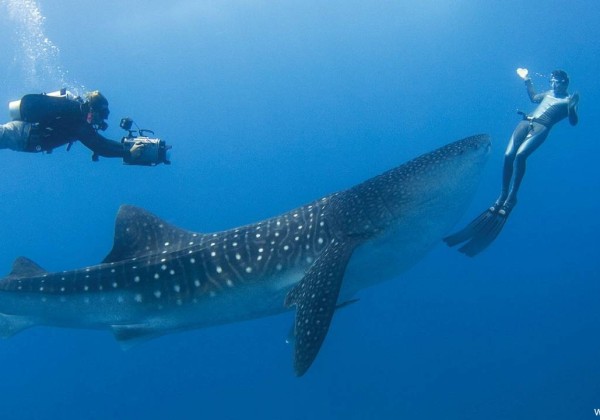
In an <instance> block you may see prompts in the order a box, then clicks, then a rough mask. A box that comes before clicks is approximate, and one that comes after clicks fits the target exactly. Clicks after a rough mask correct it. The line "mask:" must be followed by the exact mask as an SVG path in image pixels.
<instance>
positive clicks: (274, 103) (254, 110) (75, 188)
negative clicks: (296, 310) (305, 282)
mask: <svg viewBox="0 0 600 420" xmlns="http://www.w3.org/2000/svg"><path fill="white" fill-rule="evenodd" d="M38 6H39V10H40V12H41V15H39V16H38V18H39V20H38V21H36V20H35V19H31V16H32V14H31V13H24V12H23V11H27V10H29V11H32V10H33V11H35V10H36V8H37V7H38ZM9 10H12V12H9ZM15 10H19V11H20V12H18V13H17V12H15ZM15 13H16V14H15ZM19 13H20V14H19ZM34 15H35V14H34ZM19 16H29V18H28V19H29V20H27V21H25V22H23V20H22V18H21V17H19ZM44 19H45V20H44ZM40 21H43V24H41V25H40V23H39V22H40ZM598 22H600V3H599V2H598V1H597V0H581V1H573V2H570V4H568V3H567V2H564V1H557V0H550V1H539V0H533V1H528V2H521V1H514V0H508V1H502V2H470V1H453V2H449V1H439V0H423V1H418V2H406V1H379V0H372V1H354V0H344V1H337V0H336V1H327V2H323V1H313V0H309V1H266V0H255V1H254V0H246V1H244V0H227V1H218V0H213V1H195V0H171V1H169V2H165V1H163V0H161V1H156V0H144V1H142V0H136V1H126V2H123V1H117V0H104V1H102V2H94V1H90V2H81V1H75V0H62V1H60V2H55V1H50V0H44V1H42V0H39V1H38V2H37V4H36V3H35V2H33V1H25V0H23V1H20V2H19V1H14V0H0V37H1V39H2V42H1V43H0V45H1V46H0V75H1V79H0V80H2V82H0V98H1V101H2V102H3V103H5V104H6V103H7V102H8V101H9V100H12V99H17V98H19V97H20V96H22V95H23V94H24V93H28V92H39V91H51V90H54V89H57V88H60V87H61V85H62V84H67V85H69V86H70V87H72V88H82V87H83V86H85V87H86V88H87V89H90V90H91V89H100V90H102V92H103V93H104V94H105V95H106V96H107V97H108V98H109V100H110V103H111V111H112V113H111V117H110V121H109V122H110V123H111V127H110V128H109V130H108V131H107V134H108V135H109V136H110V137H112V138H115V139H116V138H119V137H120V135H121V132H120V130H119V128H118V121H119V118H120V117H121V116H126V115H128V116H131V117H133V118H134V119H135V120H136V121H137V122H138V123H139V124H140V125H141V126H143V127H147V128H152V129H154V130H155V131H156V133H157V135H159V136H160V137H162V138H164V139H165V140H167V141H168V142H169V143H172V144H173V145H174V148H173V154H172V159H173V164H172V165H171V166H160V167H156V168H140V167H127V166H123V165H121V164H120V162H119V161H117V160H109V159H102V160H101V161H100V162H98V163H93V162H91V161H90V152H89V151H88V150H87V149H85V148H84V147H83V146H82V145H80V144H76V145H75V146H74V147H73V149H72V150H71V151H70V152H68V153H67V152H66V151H65V150H64V149H59V150H56V151H55V152H54V153H53V154H52V155H29V154H19V153H15V152H12V151H7V150H3V151H1V153H0V171H1V175H0V179H1V180H2V181H1V182H0V220H1V221H2V222H1V225H0V238H1V240H0V271H2V270H3V271H4V272H6V273H7V272H8V271H9V270H10V266H11V264H12V261H13V260H14V259H15V258H16V257H17V256H19V255H25V256H28V257H29V258H32V259H33V260H34V261H36V262H38V263H39V264H40V265H41V266H43V267H44V268H46V269H48V270H50V271H54V270H65V269H74V268H78V267H80V266H83V265H89V264H94V263H97V262H99V261H100V260H102V258H103V257H104V256H105V255H106V253H107V252H108V251H109V249H110V248H111V246H112V233H113V232H112V231H113V223H114V216H115V214H116V211H117V209H118V207H119V205H120V204H122V203H130V204H135V205H138V206H141V207H144V208H146V209H148V210H150V211H152V212H154V213H156V214H158V215H159V216H161V217H163V218H164V219H166V220H168V221H169V222H171V223H174V224H176V225H178V226H181V227H184V228H187V229H191V230H196V231H204V232H209V231H216V230H221V229H225V228H229V227H232V226H236V225H240V224H245V223H250V222H254V221H257V220H260V219H262V218H266V217H269V216H273V215H275V214H278V213H281V212H283V211H286V210H289V209H291V208H293V207H296V206H298V205H300V204H303V203H305V202H308V201H310V200H313V199H315V198H318V197H320V196H323V195H325V194H328V193H330V192H333V191H336V190H340V189H343V188H347V187H349V186H351V185H353V184H355V183H358V182H360V181H362V180H364V179H366V178H368V177H370V176H373V175H375V174H377V173H379V172H382V171H383V170H386V169H389V168H391V167H393V166H396V165H398V164H400V163H402V162H404V161H406V160H408V159H410V158H412V157H414V156H416V155H418V154H420V153H422V152H426V151H428V150H431V149H433V148H435V147H438V146H441V145H442V144H445V143H447V142H450V141H453V140H456V139H458V138H461V137H465V136H468V135H471V134H475V133H479V132H487V133H489V134H491V136H492V138H493V141H494V148H493V153H492V157H491V159H490V162H489V164H488V166H487V167H486V171H485V173H484V176H483V178H482V180H481V186H480V189H479V191H478V193H477V196H476V197H475V199H474V201H473V204H472V206H471V208H470V209H469V212H468V213H467V214H465V217H464V219H463V221H462V222H461V223H466V222H467V221H468V220H469V219H471V218H472V217H473V216H475V215H476V214H478V213H479V212H480V211H481V210H483V209H484V208H486V207H487V206H488V205H489V204H490V203H491V202H492V201H493V200H494V199H495V197H496V195H497V193H498V191H499V184H500V171H501V165H502V156H503V151H504V148H505V146H506V143H507V140H508V137H509V135H510V133H511V131H512V129H513V128H514V126H515V124H516V123H517V122H518V117H517V115H516V114H515V109H516V108H521V109H525V110H530V109H531V107H532V104H530V103H529V102H528V99H527V96H526V93H525V89H524V87H523V83H522V81H521V80H520V79H519V78H518V77H517V75H516V74H515V69H516V67H528V68H529V69H530V70H531V71H532V73H535V72H539V73H545V74H547V73H549V72H550V71H551V70H553V69H554V68H564V69H565V70H567V71H568V72H569V74H570V75H571V86H570V88H571V90H572V91H575V90H577V91H579V92H580V93H581V98H582V99H581V104H580V124H579V125H578V126H577V127H575V128H572V127H570V126H569V125H568V124H567V123H565V122H563V123H561V124H560V125H558V126H557V127H555V128H554V129H553V131H552V133H551V134H550V137H549V138H548V140H547V142H546V144H544V146H543V147H542V148H541V149H539V150H538V151H537V152H536V153H535V154H534V155H533V156H532V158H531V159H530V161H529V167H528V172H527V175H526V178H525V181H524V185H523V188H522V193H521V197H520V202H519V206H518V207H517V208H516V210H515V211H514V212H513V214H512V215H511V219H510V220H509V222H508V224H507V226H506V228H505V229H504V231H503V232H502V234H501V236H500V237H499V238H498V240H497V241H496V242H495V243H494V244H493V245H492V246H491V247H490V248H489V249H488V250H487V251H485V252H484V253H483V254H481V255H480V256H478V257H476V258H474V259H469V258H467V257H464V256H463V255H461V254H459V253H457V252H456V251H455V250H453V249H449V248H446V247H444V246H442V244H440V245H439V246H437V247H436V248H435V249H434V250H433V251H432V252H431V253H429V254H428V255H427V256H426V258H424V259H423V260H422V261H420V262H419V263H418V264H417V265H416V266H415V267H414V268H413V269H412V270H410V271H409V272H408V273H406V274H405V275H403V276H401V277H400V278H398V280H397V281H394V282H389V283H386V284H383V285H380V286H377V287H374V288H372V289H368V290H364V291H362V292H361V293H360V296H359V297H360V303H358V304H355V305H352V306H351V307H349V308H347V309H346V310H343V311H340V312H339V313H338V314H336V316H335V319H334V321H333V324H332V328H331V330H330V332H329V335H328V337H327V340H326V342H325V344H324V346H323V348H322V350H321V352H320V354H319V357H318V358H317V360H316V362H315V364H314V365H313V367H312V368H311V370H310V371H309V372H308V374H307V375H306V376H304V377H303V378H301V379H298V378H295V377H294V375H293V372H292V356H291V348H290V347H289V346H287V345H286V344H285V337H286V335H287V332H288V330H289V327H290V325H291V323H292V314H286V315H284V316H279V317H272V318H267V319H261V320H257V321H252V322H245V323H241V324H234V325H228V326H223V327H218V328H209V329H204V330H197V331H191V332H186V333H181V334H174V335H171V336H167V337H164V338H161V339H158V340H155V341H152V342H149V343H147V344H145V345H142V346H139V347H137V348H134V349H132V350H130V351H128V352H123V351H121V349H120V347H119V346H118V344H117V343H116V341H114V340H113V338H112V337H111V335H110V334H109V333H107V332H97V331H79V330H62V329H55V328H34V329H30V330H28V331H25V332H23V333H21V334H19V335H17V336H15V337H13V338H11V339H10V340H6V341H2V342H0V361H1V362H0V365H1V366H2V367H1V369H0V372H1V376H0V377H1V380H0V417H1V418H11V419H12V418H14V419H41V418H56V419H59V418H60V419H82V418H86V419H106V418H147V419H162V418H172V419H175V418H177V419H187V418H190V419H191V418H207V419H212V418H215V419H216V418H219V419H242V418H244V419H247V418H257V419H306V418H315V419H316V418H319V419H334V418H340V419H388V418H394V419H396V418H406V419H434V418H435V419H437V418H444V419H586V418H593V417H594V414H593V409H594V408H600V386H599V379H600V360H599V358H598V354H599V351H600V333H599V329H600V309H599V307H598V298H599V292H600V275H599V262H598V261H599V259H598V257H599V255H598V254H599V251H598V245H597V236H598V232H600V226H599V217H598V214H599V213H600V202H599V199H598V191H600V190H599V187H600V185H599V184H600V176H599V175H600V169H599V167H600V165H599V164H598V156H599V151H600V146H599V144H598V140H599V139H598V134H597V132H598V131H597V130H598V121H599V115H598V114H599V112H600V106H598V105H597V104H594V100H598V99H600V96H599V90H600V86H599V80H600V77H599V74H600V72H599V70H600V65H599V61H600V59H599V55H600V54H599V53H600V51H599V48H598V45H599V44H598V41H599V39H600V36H599V35H600V31H599V30H598V29H597V28H598ZM36 28H37V29H40V28H41V30H42V31H43V34H42V35H43V36H42V37H41V38H40V37H37V36H36V35H35V33H34V32H35V31H34V29H36ZM44 36H45V37H48V40H49V41H44V39H43V38H44ZM24 40H25V41H27V42H29V44H27V42H26V43H25V44H24V43H23V42H24ZM40 40H41V41H40ZM26 44H27V45H26ZM49 45H51V46H54V47H56V48H59V49H60V54H53V53H52V51H51V49H50V51H49V50H48V46H49ZM44 48H46V50H44ZM31 55H34V56H35V59H34V60H33V61H30V60H29V59H28V58H27V57H28V56H31ZM34 62H35V63H36V64H33V63H34ZM534 82H535V84H536V86H537V87H538V88H539V89H543V88H544V89H545V88H546V87H547V81H546V80H545V79H544V78H541V77H538V76H534ZM6 119H8V115H7V114H6ZM2 267H3V268H2ZM369 275H374V276H376V275H377V274H376V273H370V274H369ZM0 311H1V308H0Z"/></svg>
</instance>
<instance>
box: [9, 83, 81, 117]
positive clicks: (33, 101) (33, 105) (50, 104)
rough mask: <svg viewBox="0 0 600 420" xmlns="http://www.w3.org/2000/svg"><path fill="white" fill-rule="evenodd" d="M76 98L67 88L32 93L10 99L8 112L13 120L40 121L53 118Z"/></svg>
mask: <svg viewBox="0 0 600 420" xmlns="http://www.w3.org/2000/svg"><path fill="white" fill-rule="evenodd" d="M75 99H76V97H75V95H73V94H72V93H71V92H69V91H68V90H67V89H66V88H62V89H60V90H57V91H54V92H49V93H40V94H30V95H25V96H23V97H22V98H21V99H18V100H16V101H10V102H9V103H8V112H9V115H10V119H11V120H13V121H27V122H40V121H43V120H47V119H52V118H53V114H55V113H56V111H57V110H61V111H64V108H65V105H66V104H67V103H68V102H71V101H72V100H75ZM61 105H63V106H61Z"/></svg>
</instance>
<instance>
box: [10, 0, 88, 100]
mask: <svg viewBox="0 0 600 420" xmlns="http://www.w3.org/2000/svg"><path fill="white" fill-rule="evenodd" d="M0 3H1V4H3V5H4V6H5V7H6V10H7V12H8V18H9V20H10V21H11V22H12V24H13V25H14V32H15V34H16V37H17V42H18V48H16V52H15V62H17V63H19V66H20V68H21V72H22V75H23V81H24V82H25V84H26V86H27V88H29V89H40V90H43V89H48V88H55V87H56V88H61V87H66V88H68V89H69V90H70V91H71V92H73V93H75V94H82V93H83V91H84V90H85V88H84V87H83V86H82V85H79V84H76V83H74V82H73V81H71V80H69V78H68V72H67V71H66V70H65V69H63V68H62V67H61V65H60V49H59V48H58V47H57V46H56V45H54V43H53V42H52V41H51V40H50V39H48V37H46V35H45V34H44V21H45V18H44V16H43V15H42V13H41V11H40V8H39V6H38V4H37V2H36V1H35V0H1V1H0Z"/></svg>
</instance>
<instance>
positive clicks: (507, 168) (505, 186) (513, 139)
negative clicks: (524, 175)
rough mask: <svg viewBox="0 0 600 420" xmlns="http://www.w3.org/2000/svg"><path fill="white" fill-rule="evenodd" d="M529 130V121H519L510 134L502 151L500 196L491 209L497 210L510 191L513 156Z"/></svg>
mask: <svg viewBox="0 0 600 420" xmlns="http://www.w3.org/2000/svg"><path fill="white" fill-rule="evenodd" d="M529 130H530V125H529V121H521V122H520V123H519V124H518V125H517V127H516V128H515V130H514V131H513V133H512V135H511V136H510V140H509V141H508V146H507V147H506V151H505V152H504V167H503V169H502V190H501V192H500V197H498V199H497V200H496V202H495V203H494V205H493V206H492V208H491V210H492V211H496V210H498V209H499V208H500V206H502V204H503V203H504V201H506V198H507V197H508V193H509V191H510V184H511V180H512V177H513V171H514V163H515V157H516V155H517V150H518V149H519V147H520V146H521V145H522V144H523V141H524V140H525V139H526V138H527V134H528V133H529Z"/></svg>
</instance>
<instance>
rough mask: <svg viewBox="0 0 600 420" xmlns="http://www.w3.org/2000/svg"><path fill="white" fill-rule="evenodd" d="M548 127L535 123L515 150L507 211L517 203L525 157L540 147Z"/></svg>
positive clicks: (524, 168) (546, 134)
mask: <svg viewBox="0 0 600 420" xmlns="http://www.w3.org/2000/svg"><path fill="white" fill-rule="evenodd" d="M548 132H549V130H548V128H547V127H545V126H543V125H541V124H535V130H534V131H533V132H532V133H531V135H530V136H529V137H527V139H525V141H524V142H523V144H522V145H521V146H520V147H519V149H518V150H517V154H516V156H515V163H514V167H515V179H514V181H513V185H512V188H511V190H510V193H509V194H508V197H507V198H506V201H505V203H504V206H505V207H506V208H507V210H508V211H510V210H512V208H513V207H514V206H515V205H516V204H517V193H518V192H519V188H520V187H521V183H522V182H523V177H524V176H525V170H526V169H527V158H528V157H529V156H530V155H531V154H532V153H533V152H535V151H536V150H537V148H538V147H540V146H541V145H542V144H543V143H544V141H545V140H546V138H547V137H548Z"/></svg>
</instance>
